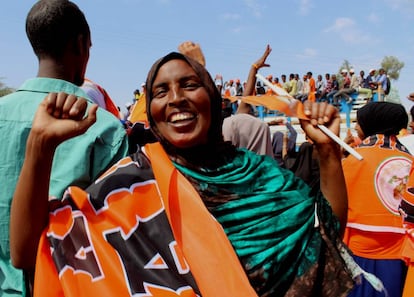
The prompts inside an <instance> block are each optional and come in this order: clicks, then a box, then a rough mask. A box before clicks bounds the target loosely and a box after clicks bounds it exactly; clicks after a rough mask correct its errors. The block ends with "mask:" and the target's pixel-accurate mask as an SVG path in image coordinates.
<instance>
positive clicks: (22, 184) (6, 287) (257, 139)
mask: <svg viewBox="0 0 414 297" xmlns="http://www.w3.org/2000/svg"><path fill="white" fill-rule="evenodd" d="M26 32H27V36H28V39H29V41H30V43H31V45H32V47H33V50H34V53H35V55H36V56H37V58H38V61H39V69H38V75H37V77H35V78H32V79H29V80H27V81H26V82H24V83H23V85H22V86H21V87H20V88H19V89H18V90H17V91H16V92H15V93H12V94H10V95H7V96H4V97H2V98H1V99H0V132H2V133H0V135H4V136H3V137H4V138H5V139H4V141H2V142H0V150H1V151H2V152H3V158H2V159H1V161H0V176H1V180H2V184H3V185H4V186H3V191H2V192H1V193H0V214H1V216H0V220H1V224H0V228H1V232H0V296H24V297H25V296H35V297H38V296H70V297H71V296H73V297H75V296H77V297H78V296H93V295H99V296H209V297H213V296H266V297H270V296H322V297H323V296H326V297H328V296H329V297H337V296H339V297H341V296H344V297H345V296H352V297H370V296H391V297H397V296H404V297H407V296H412V295H413V294H414V291H413V288H412V285H411V284H410V283H409V282H408V280H411V279H412V278H411V277H414V276H413V271H412V270H411V267H412V264H411V261H412V258H411V255H412V254H414V253H412V246H413V245H412V242H414V240H413V239H412V236H409V235H410V234H412V233H414V232H412V230H413V229H412V227H411V225H410V224H411V223H413V222H414V219H413V218H414V207H412V205H414V203H413V201H414V199H412V197H411V195H412V193H414V191H411V190H412V189H413V188H412V187H409V185H414V173H413V162H412V154H411V153H410V152H413V151H414V146H412V145H410V143H413V142H410V141H406V142H404V141H401V142H400V140H399V139H404V138H405V137H407V139H408V137H410V136H409V135H404V132H402V131H407V128H408V127H413V126H414V124H413V122H410V123H409V118H408V115H407V112H406V111H405V109H404V107H402V106H401V105H399V104H395V103H389V102H368V103H367V104H366V105H365V106H363V107H362V108H361V109H359V110H358V112H357V124H356V128H355V129H356V131H357V133H358V135H357V136H352V135H350V136H349V137H348V139H345V142H347V143H348V144H349V145H352V146H353V147H354V149H355V150H356V151H357V152H358V153H360V154H361V155H362V157H363V159H362V160H358V159H356V158H355V157H354V156H352V155H349V156H346V155H345V154H344V152H343V151H342V150H341V148H340V146H339V145H338V143H337V141H336V140H335V139H333V138H332V137H331V136H329V135H328V134H326V133H325V132H323V131H322V130H321V129H320V127H321V126H324V127H325V128H326V129H328V131H330V133H332V134H334V135H337V136H338V135H339V132H340V123H341V117H340V114H339V111H338V109H337V108H336V107H335V105H334V104H335V103H338V100H342V99H343V100H349V96H350V94H352V93H353V92H356V91H358V92H360V91H361V90H362V89H367V91H366V92H367V93H366V94H368V96H372V90H373V89H376V88H377V87H378V85H381V87H382V89H383V90H386V88H387V84H386V83H385V85H384V82H383V81H382V80H381V77H383V76H384V75H385V72H384V70H383V69H380V70H379V77H378V78H375V79H374V80H373V81H372V82H371V83H369V84H368V85H363V84H361V81H360V80H358V78H356V77H355V74H354V71H353V69H350V70H346V72H345V71H342V73H341V75H342V76H343V79H342V80H343V81H344V82H345V84H344V85H343V86H341V87H340V88H339V89H338V90H337V93H332V92H333V91H332V90H330V89H327V86H328V85H330V86H331V87H332V86H333V85H335V83H333V82H334V81H336V75H329V74H327V75H326V76H325V78H326V81H323V80H322V76H321V75H318V76H317V80H316V81H315V80H314V79H313V78H312V73H311V72H308V73H307V74H306V75H305V76H304V79H303V81H302V80H299V79H295V76H294V75H293V74H291V75H290V77H291V78H290V81H289V82H286V75H282V76H281V81H279V79H276V80H274V79H272V78H271V77H268V79H269V80H272V81H274V82H275V84H280V86H281V87H282V88H284V89H285V90H286V92H289V93H290V94H291V95H292V96H293V97H294V98H296V99H298V101H297V104H300V105H299V106H300V107H301V108H303V114H304V116H303V117H301V118H300V125H301V129H303V131H304V132H305V133H306V137H307V141H306V142H305V143H303V144H302V146H301V147H300V149H299V150H297V149H296V146H295V142H296V140H295V139H296V134H295V130H294V129H293V128H292V126H291V125H290V123H289V122H288V121H287V122H277V123H273V124H283V125H286V126H287V127H288V130H289V134H288V135H276V134H275V135H271V134H270V129H269V125H268V124H266V123H264V122H262V121H261V120H260V119H259V118H257V117H255V116H254V106H251V105H250V104H248V103H246V102H243V100H240V101H238V102H237V104H230V105H227V104H225V102H228V101H226V98H228V96H230V97H232V96H250V95H255V94H262V93H263V90H261V89H260V88H261V87H263V86H262V85H260V83H259V82H258V81H257V79H256V74H257V73H258V72H259V71H260V70H261V69H263V68H266V67H269V66H270V65H269V64H267V62H266V60H267V58H268V56H269V55H270V54H271V52H272V49H271V47H270V46H269V45H267V46H266V48H265V50H264V53H263V54H262V55H261V56H260V57H259V58H258V59H257V60H256V61H254V63H252V65H251V67H250V69H249V70H248V75H247V80H246V81H245V82H244V83H241V82H240V80H239V79H235V80H233V81H231V83H232V85H231V86H230V81H229V82H228V83H224V82H223V78H222V77H221V76H220V75H216V76H215V77H214V79H213V77H212V76H211V75H210V73H208V71H207V70H206V68H205V63H206V62H205V57H204V55H203V53H202V51H201V48H200V46H199V45H198V44H195V43H193V42H184V43H182V44H180V45H179V47H178V52H171V53H166V55H165V56H163V57H161V58H159V59H158V60H157V61H155V62H154V64H153V65H152V67H151V69H149V72H148V76H147V78H146V80H145V85H143V86H141V87H142V89H141V90H136V91H135V92H134V96H135V100H134V101H135V102H134V104H133V105H132V104H131V105H130V106H128V108H129V110H128V115H126V116H124V117H123V116H122V115H120V114H119V108H118V107H116V105H115V104H114V103H113V101H112V99H111V98H110V97H109V95H108V94H107V92H106V91H105V89H104V88H103V87H102V86H100V85H99V84H97V83H96V82H93V81H92V80H90V79H86V78H85V73H86V68H87V64H88V59H89V49H90V46H91V33H90V29H89V25H88V22H87V20H86V18H85V16H84V14H83V13H82V11H81V10H80V9H79V7H78V6H77V5H76V4H74V3H73V2H71V1H68V0H40V1H38V2H36V3H35V4H34V5H33V7H32V9H31V10H30V11H29V13H28V15H27V19H26ZM371 72H372V74H371ZM374 73H375V71H370V76H373V75H374ZM360 77H361V79H363V78H364V74H363V73H361V75H360ZM331 80H332V81H331ZM342 80H341V81H342ZM348 80H349V84H347V83H346V82H347V81H348ZM305 81H309V89H308V92H307V93H306V92H303V90H306V89H304V88H303V87H302V86H303V85H305V84H306V83H305ZM329 81H331V83H330V84H329ZM356 82H358V84H357V83H356ZM300 85H302V86H300ZM299 86H300V87H299ZM365 86H368V87H367V88H365ZM374 86H375V88H374ZM233 88H234V90H233ZM292 91H294V92H295V93H291V92H292ZM369 91H371V92H369ZM266 92H270V90H266V89H265V88H264V93H266ZM363 92H365V91H364V90H363ZM369 94H370V95H369ZM331 99H332V100H331ZM413 100H414V95H413ZM299 101H300V102H299ZM234 102H236V101H234ZM295 102H296V101H295ZM302 104H303V105H302ZM411 113H414V109H412V110H411ZM411 118H412V119H413V115H411ZM10 133H12V135H10ZM406 134H407V133H406ZM403 143H404V144H403ZM401 201H402V202H401ZM413 258H414V256H413Z"/></svg>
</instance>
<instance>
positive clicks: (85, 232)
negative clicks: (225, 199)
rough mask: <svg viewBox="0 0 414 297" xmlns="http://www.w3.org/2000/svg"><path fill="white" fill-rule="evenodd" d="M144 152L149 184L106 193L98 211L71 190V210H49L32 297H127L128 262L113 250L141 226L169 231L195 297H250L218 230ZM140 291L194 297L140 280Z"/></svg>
mask: <svg viewBox="0 0 414 297" xmlns="http://www.w3.org/2000/svg"><path fill="white" fill-rule="evenodd" d="M145 151H146V152H147V153H148V155H149V156H150V157H151V162H152V166H153V172H154V175H155V177H156V181H155V180H154V179H148V180H145V181H143V182H140V183H134V184H133V186H131V187H130V188H128V187H123V188H118V189H115V190H111V191H110V192H108V194H106V196H105V199H103V201H104V202H105V205H104V206H102V207H99V208H96V206H94V205H93V204H92V202H91V200H90V199H89V198H90V197H89V194H88V192H85V191H83V190H81V189H80V188H77V187H70V188H69V190H68V191H69V192H70V194H71V200H72V202H71V205H72V204H73V205H74V206H75V207H71V206H69V205H68V206H65V204H64V202H65V200H63V201H62V202H59V203H58V206H59V208H57V209H55V210H54V211H53V212H50V214H49V225H48V228H47V230H45V232H44V233H43V235H42V237H41V240H40V243H39V251H38V256H37V262H36V275H35V287H34V296H35V297H40V296H53V297H55V296H59V297H60V296H66V297H87V296H88V297H89V296H118V297H124V296H125V297H127V296H128V297H129V296H131V292H132V291H131V290H132V289H131V287H130V285H129V284H131V283H130V282H131V281H132V280H131V278H130V276H131V275H128V270H129V269H128V267H127V266H126V265H127V264H125V263H128V262H125V260H123V258H122V257H121V254H122V255H125V254H123V253H124V252H121V251H120V250H116V249H115V248H114V244H115V245H116V246H118V247H120V248H121V249H122V248H123V247H124V246H126V245H127V241H128V238H129V236H130V235H129V234H132V233H135V232H139V230H141V229H139V228H140V226H141V224H144V222H145V223H146V224H151V223H152V224H155V222H161V223H162V224H166V225H167V226H171V228H172V233H173V235H174V238H173V239H172V241H171V242H170V241H168V243H169V245H168V246H170V250H171V252H172V253H173V255H174V263H175V265H176V269H177V270H178V271H183V272H185V273H188V271H190V270H191V274H192V276H193V277H194V280H195V282H196V283H197V286H198V289H199V290H200V292H201V295H202V296H206V297H216V296H242V297H244V296H246V297H247V296H257V295H256V293H255V292H254V290H253V288H252V287H251V286H250V283H249V281H248V279H247V276H246V273H245V272H244V270H243V268H242V266H241V264H240V262H239V260H238V257H237V255H236V254H235V252H234V249H233V248H232V246H231V244H230V242H229V241H228V239H227V236H226V235H225V233H224V231H223V229H222V228H221V225H220V224H219V223H217V221H216V220H215V219H214V218H213V217H212V216H211V215H210V213H209V212H208V211H207V209H206V207H205V206H204V204H203V202H202V201H201V198H200V197H199V196H198V193H197V192H196V191H195V189H194V188H193V187H192V186H191V184H190V183H189V182H188V181H187V180H186V179H185V178H184V177H183V176H182V175H181V174H180V173H179V172H178V171H177V169H175V167H174V166H173V164H172V163H171V161H170V160H169V158H168V156H167V155H166V153H165V152H164V150H163V149H162V147H161V146H160V144H158V143H156V144H151V145H148V146H146V147H145ZM132 162H133V161H132V160H131V158H129V157H127V158H124V159H122V160H120V161H119V162H118V163H117V164H115V165H114V166H113V167H112V168H110V169H109V170H108V171H107V172H106V173H105V174H103V175H102V176H101V177H100V178H99V179H98V180H97V181H96V182H95V185H98V186H99V183H100V182H104V181H105V180H106V178H107V177H108V176H110V174H111V173H113V172H116V170H120V169H121V168H124V167H126V166H128V165H130V164H131V163H132ZM101 190H102V189H101ZM100 193H101V192H100ZM101 195H102V194H101ZM78 209H79V211H78ZM162 214H164V218H165V221H155V222H154V221H153V219H154V218H157V217H159V218H161V219H162V217H163V216H162ZM168 220H169V222H170V224H168V222H167V221H168ZM163 222H164V223H163ZM147 226H148V228H150V227H149V226H151V225H147ZM143 228H144V227H143ZM137 234H138V233H137ZM157 234H158V233H157ZM166 234H167V233H166ZM160 235H162V234H161V233H160ZM108 236H109V237H108ZM115 236H116V238H118V240H119V238H121V237H120V236H122V240H121V241H117V239H116V238H115ZM48 238H49V239H48ZM114 238H115V239H114ZM132 238H134V239H135V238H136V237H132ZM138 238H139V237H138ZM49 240H51V241H52V242H56V241H58V242H59V243H58V244H57V245H56V244H55V245H54V247H56V250H54V258H53V259H52V255H51V245H50V244H49ZM158 240H159V239H158ZM134 242H135V241H134ZM130 244H131V243H130ZM135 246H136V245H131V247H135ZM75 253H76V254H75ZM143 253H145V252H144V251H143ZM56 259H58V261H57V262H56ZM153 259H154V258H153ZM159 261H161V262H159ZM149 263H150V264H151V265H153V266H157V265H162V264H163V263H164V262H163V258H162V256H160V257H159V258H158V259H154V260H153V261H152V260H151V262H149ZM144 264H145V263H143V264H142V265H144ZM170 264H171V263H170ZM134 265H136V264H134ZM147 265H148V264H146V266H147ZM139 266H141V265H139ZM137 268H138V267H137ZM137 268H134V269H133V270H132V271H136V269H137ZM58 271H59V272H58ZM138 277H139V276H138ZM138 282H139V281H138ZM141 284H142V282H141ZM143 285H144V289H145V291H146V294H147V295H143V296H148V297H149V296H154V297H156V296H158V297H168V296H171V297H172V296H181V297H196V296H197V295H196V293H195V292H194V290H193V288H192V287H191V286H190V285H187V286H181V287H180V288H179V290H177V291H174V290H171V289H170V288H168V287H164V286H158V285H153V284H151V283H147V282H144V283H143Z"/></svg>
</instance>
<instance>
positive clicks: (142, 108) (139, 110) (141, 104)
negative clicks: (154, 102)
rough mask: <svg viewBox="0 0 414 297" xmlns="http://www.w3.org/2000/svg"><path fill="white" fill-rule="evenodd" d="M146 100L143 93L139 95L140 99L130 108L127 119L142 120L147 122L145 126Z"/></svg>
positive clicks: (134, 121) (133, 121) (146, 119)
mask: <svg viewBox="0 0 414 297" xmlns="http://www.w3.org/2000/svg"><path fill="white" fill-rule="evenodd" d="M146 102H147V100H146V98H145V95H143V96H141V99H139V100H138V101H137V102H135V104H134V106H133V107H132V110H131V115H130V116H129V121H130V122H131V123H136V122H143V123H146V124H147V125H146V126H148V118H147V103H146Z"/></svg>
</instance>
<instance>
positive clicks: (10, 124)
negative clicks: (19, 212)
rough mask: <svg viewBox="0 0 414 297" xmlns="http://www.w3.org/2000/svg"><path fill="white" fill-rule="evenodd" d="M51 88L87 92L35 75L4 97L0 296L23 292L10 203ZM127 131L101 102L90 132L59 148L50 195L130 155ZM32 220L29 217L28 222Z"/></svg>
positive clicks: (0, 116)
mask: <svg viewBox="0 0 414 297" xmlns="http://www.w3.org/2000/svg"><path fill="white" fill-rule="evenodd" d="M50 92H66V93H68V94H74V95H76V96H81V97H86V94H85V93H84V91H83V90H82V89H80V88H79V87H78V86H76V85H74V84H72V83H69V82H67V81H64V80H59V79H51V78H34V79H30V80H27V81H26V82H25V83H24V84H23V85H22V86H21V87H20V88H19V89H18V90H17V91H16V92H15V93H12V94H10V95H7V96H4V97H0V154H1V158H0V188H1V191H0V296H1V297H3V296H7V297H9V296H23V294H24V284H23V277H22V273H21V271H20V270H17V269H15V268H14V267H13V266H12V265H11V262H10V249H9V222H10V205H11V200H12V197H13V193H14V190H15V187H16V183H17V180H18V177H19V174H20V170H21V167H22V165H23V161H24V156H25V151H26V141H27V137H28V135H29V132H30V129H31V126H32V120H33V117H34V113H35V111H36V110H37V107H38V105H39V103H40V102H41V101H42V100H43V99H44V98H45V96H46V95H47V94H48V93H50ZM127 152H128V144H127V139H126V133H125V130H124V128H123V127H122V125H121V123H120V121H119V120H118V119H116V118H115V117H114V116H113V115H112V114H110V113H109V112H107V111H105V110H103V109H101V108H99V109H98V112H97V121H96V123H95V124H94V125H93V126H91V127H90V128H89V129H88V131H87V132H86V133H84V134H83V135H80V136H78V137H75V138H72V139H70V140H68V141H66V142H64V143H62V144H61V145H59V147H58V148H57V150H56V153H55V156H54V159H53V167H52V175H51V181H50V188H49V195H51V196H55V197H58V198H60V197H61V196H62V195H63V193H64V191H65V189H66V188H67V187H68V186H69V185H76V186H79V187H81V188H85V187H87V186H88V185H89V184H91V183H92V181H94V180H95V179H96V178H97V177H98V176H99V175H100V174H101V173H102V172H103V171H105V170H106V169H108V168H109V167H110V166H111V165H113V164H114V163H115V162H116V161H118V160H119V159H121V158H123V157H124V156H126V155H127ZM29 223H30V222H28V224H29Z"/></svg>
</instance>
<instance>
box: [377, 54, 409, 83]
mask: <svg viewBox="0 0 414 297" xmlns="http://www.w3.org/2000/svg"><path fill="white" fill-rule="evenodd" d="M403 67H404V62H402V61H400V60H398V58H397V57H394V56H385V57H384V59H382V62H381V68H384V70H385V73H387V75H389V77H390V79H393V80H398V78H399V77H400V71H401V69H402V68H403Z"/></svg>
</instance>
